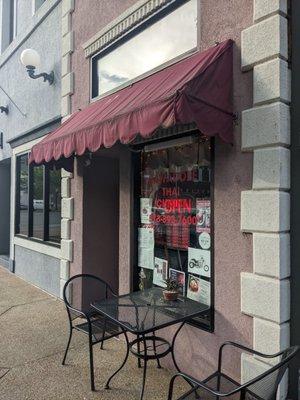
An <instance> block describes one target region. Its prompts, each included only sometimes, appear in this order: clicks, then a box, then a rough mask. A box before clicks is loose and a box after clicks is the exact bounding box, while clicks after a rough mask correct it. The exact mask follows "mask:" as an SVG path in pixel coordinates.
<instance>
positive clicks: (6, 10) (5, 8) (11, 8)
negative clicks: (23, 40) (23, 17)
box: [0, 0, 16, 53]
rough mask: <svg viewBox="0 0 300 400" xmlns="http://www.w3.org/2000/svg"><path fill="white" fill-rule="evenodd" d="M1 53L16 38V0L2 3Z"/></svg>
mask: <svg viewBox="0 0 300 400" xmlns="http://www.w3.org/2000/svg"><path fill="white" fill-rule="evenodd" d="M0 7H1V10H0V17H1V21H0V28H1V35H0V38H1V43H0V47H1V53H2V52H3V51H4V50H5V49H6V48H7V47H8V46H9V45H10V43H11V42H12V41H13V40H14V37H15V36H16V0H5V1H2V3H0Z"/></svg>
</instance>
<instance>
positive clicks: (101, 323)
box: [75, 317, 123, 343]
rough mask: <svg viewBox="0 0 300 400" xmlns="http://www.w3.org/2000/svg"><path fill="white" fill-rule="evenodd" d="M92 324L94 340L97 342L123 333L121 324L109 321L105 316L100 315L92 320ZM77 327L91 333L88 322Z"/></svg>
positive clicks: (76, 327)
mask: <svg viewBox="0 0 300 400" xmlns="http://www.w3.org/2000/svg"><path fill="white" fill-rule="evenodd" d="M91 325H92V335H93V342H94V343H97V342H100V341H101V340H107V339H110V338H112V337H114V336H118V335H120V334H121V333H123V331H122V329H121V328H120V327H119V325H117V324H114V323H113V322H111V321H109V320H108V319H106V322H105V318H104V317H98V318H94V319H92V320H91ZM104 328H105V333H104V337H103V330H104ZM75 329H77V330H78V331H81V332H83V333H86V334H88V333H89V325H88V322H83V323H82V324H78V325H76V326H75Z"/></svg>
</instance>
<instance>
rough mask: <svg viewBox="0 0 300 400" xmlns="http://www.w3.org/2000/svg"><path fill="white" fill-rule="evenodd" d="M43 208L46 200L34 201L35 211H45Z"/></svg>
mask: <svg viewBox="0 0 300 400" xmlns="http://www.w3.org/2000/svg"><path fill="white" fill-rule="evenodd" d="M43 208H44V200H33V209H34V210H43Z"/></svg>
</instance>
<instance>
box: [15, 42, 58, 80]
mask: <svg viewBox="0 0 300 400" xmlns="http://www.w3.org/2000/svg"><path fill="white" fill-rule="evenodd" d="M20 60H21V63H22V64H23V65H24V66H25V67H26V68H27V72H28V75H29V76H30V78H32V79H38V78H44V82H49V85H52V83H53V82H54V72H53V71H51V72H50V74H47V73H46V72H42V73H40V74H37V75H35V69H36V68H37V67H38V66H39V65H40V63H41V57H40V55H39V53H38V52H37V51H36V50H33V49H26V50H23V51H22V53H21V57H20Z"/></svg>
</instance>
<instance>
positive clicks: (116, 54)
mask: <svg viewBox="0 0 300 400" xmlns="http://www.w3.org/2000/svg"><path fill="white" fill-rule="evenodd" d="M157 17H159V15H158V16H157ZM182 32H184V35H183V34H182ZM197 36H198V35H197V0H189V1H187V2H185V3H184V4H182V5H181V6H180V7H178V8H176V9H175V10H173V11H171V12H169V13H168V14H167V15H165V14H162V15H161V17H160V18H159V19H158V20H157V18H156V19H154V20H152V22H151V21H149V22H148V23H147V24H144V25H143V26H142V27H140V29H139V30H137V31H136V32H135V34H134V35H131V37H130V38H127V40H126V41H123V43H121V44H119V45H118V47H117V48H116V49H111V50H110V51H109V52H107V53H106V54H104V53H103V54H99V55H97V56H96V57H95V58H94V62H93V70H94V71H93V75H94V78H95V79H94V81H93V97H97V96H100V95H102V94H104V93H106V92H109V91H110V90H113V89H115V88H117V87H118V86H120V85H123V84H125V83H126V82H129V81H132V80H133V79H135V78H137V77H139V76H142V75H144V74H145V73H147V72H149V71H151V70H153V69H156V68H157V67H159V66H160V65H163V64H165V63H166V62H168V61H170V60H173V59H175V58H177V57H178V56H180V55H182V54H185V53H187V52H189V51H192V50H194V49H196V48H197Z"/></svg>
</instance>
